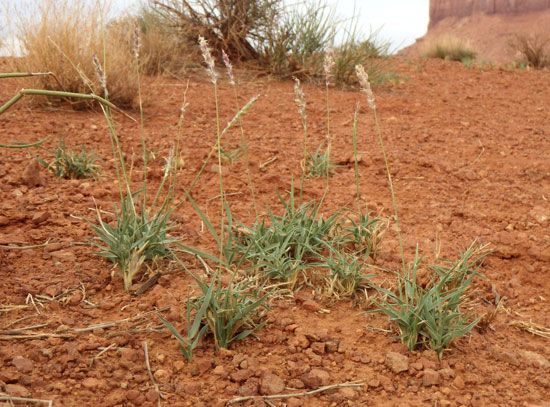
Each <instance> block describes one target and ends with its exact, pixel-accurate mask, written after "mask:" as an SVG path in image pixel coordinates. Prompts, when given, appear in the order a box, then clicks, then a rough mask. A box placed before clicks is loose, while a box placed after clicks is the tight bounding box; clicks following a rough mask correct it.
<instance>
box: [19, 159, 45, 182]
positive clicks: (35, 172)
mask: <svg viewBox="0 0 550 407" xmlns="http://www.w3.org/2000/svg"><path fill="white" fill-rule="evenodd" d="M40 168H41V166H40V163H39V162H38V161H37V160H32V161H31V162H30V163H29V164H28V165H27V166H26V167H25V169H24V170H23V174H22V175H21V182H22V183H23V184H24V185H26V186H28V187H39V186H41V185H44V180H43V179H42V175H41V174H40Z"/></svg>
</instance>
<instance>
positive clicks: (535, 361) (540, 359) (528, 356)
mask: <svg viewBox="0 0 550 407" xmlns="http://www.w3.org/2000/svg"><path fill="white" fill-rule="evenodd" d="M520 355H521V357H522V358H523V361H524V362H525V363H527V364H528V365H531V366H534V367H540V368H543V369H548V368H550V362H549V361H548V359H546V358H545V357H544V356H542V355H540V354H538V353H536V352H531V351H528V350H523V351H520Z"/></svg>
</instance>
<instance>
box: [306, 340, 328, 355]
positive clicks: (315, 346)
mask: <svg viewBox="0 0 550 407" xmlns="http://www.w3.org/2000/svg"><path fill="white" fill-rule="evenodd" d="M310 348H311V349H312V350H313V352H315V353H317V354H318V355H322V354H324V353H325V350H326V347H325V343H324V342H313V343H312V344H311V345H310Z"/></svg>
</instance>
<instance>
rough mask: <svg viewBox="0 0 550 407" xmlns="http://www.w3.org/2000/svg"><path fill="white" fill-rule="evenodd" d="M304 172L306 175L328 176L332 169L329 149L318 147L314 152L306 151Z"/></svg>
mask: <svg viewBox="0 0 550 407" xmlns="http://www.w3.org/2000/svg"><path fill="white" fill-rule="evenodd" d="M304 165H305V169H304V172H305V174H306V176H307V177H310V178H316V177H328V176H330V175H331V174H332V172H333V171H334V164H332V163H331V162H330V155H329V151H328V150H326V151H321V149H320V148H318V149H317V150H316V151H315V152H313V153H311V152H307V153H306V159H305V163H304Z"/></svg>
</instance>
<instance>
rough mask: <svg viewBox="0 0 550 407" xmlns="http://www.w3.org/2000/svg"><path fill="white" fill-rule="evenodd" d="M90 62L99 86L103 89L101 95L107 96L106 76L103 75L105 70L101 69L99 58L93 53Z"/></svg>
mask: <svg viewBox="0 0 550 407" xmlns="http://www.w3.org/2000/svg"><path fill="white" fill-rule="evenodd" d="M92 63H93V64H94V68H95V74H96V77H97V80H98V82H99V86H101V89H102V90H103V95H104V96H105V97H107V95H108V91H107V76H106V75H105V71H104V70H103V67H102V66H101V63H100V62H99V58H98V57H97V55H96V54H94V55H93V57H92Z"/></svg>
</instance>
